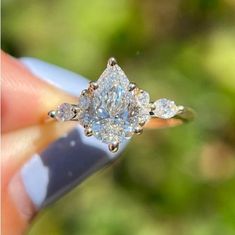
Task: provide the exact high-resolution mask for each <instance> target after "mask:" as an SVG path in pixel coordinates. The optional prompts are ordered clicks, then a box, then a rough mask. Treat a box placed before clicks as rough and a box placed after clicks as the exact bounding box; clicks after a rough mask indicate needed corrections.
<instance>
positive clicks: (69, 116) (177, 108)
mask: <svg viewBox="0 0 235 235" xmlns="http://www.w3.org/2000/svg"><path fill="white" fill-rule="evenodd" d="M48 115H49V117H51V118H53V119H56V120H57V121H62V122H64V121H78V123H79V124H81V125H82V126H83V127H84V132H85V135H86V136H88V137H89V136H92V135H93V136H94V137H96V138H97V139H99V140H100V141H102V142H103V143H106V144H108V148H109V150H110V151H111V152H117V151H118V148H119V144H120V143H122V142H123V141H125V140H126V139H130V138H131V137H132V136H133V135H134V134H141V133H142V132H143V127H146V128H163V127H169V126H176V125H180V124H182V123H185V122H188V121H190V120H192V119H193V117H194V111H193V110H192V109H190V108H187V107H184V106H182V105H176V104H175V102H174V101H171V100H169V99H166V98H162V99H158V100H156V101H155V102H150V96H149V94H148V93H147V92H146V91H144V90H141V89H140V88H138V87H137V85H136V84H135V83H131V82H130V81H129V80H128V78H127V76H126V75H125V73H124V72H123V70H122V69H121V68H120V67H119V66H118V64H117V62H116V60H115V59H114V58H110V59H109V60H108V64H107V68H106V69H105V70H104V72H103V73H102V75H101V76H100V78H99V79H98V80H97V82H90V84H89V87H88V88H87V89H86V90H83V91H82V92H81V95H80V97H79V101H78V104H69V103H63V104H61V105H59V106H58V107H57V109H56V110H52V111H50V112H49V113H48Z"/></svg>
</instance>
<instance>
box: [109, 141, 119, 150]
mask: <svg viewBox="0 0 235 235" xmlns="http://www.w3.org/2000/svg"><path fill="white" fill-rule="evenodd" d="M118 149H119V143H118V142H113V143H112V144H109V151H110V152H112V153H116V152H117V151H118Z"/></svg>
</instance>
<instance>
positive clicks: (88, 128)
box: [84, 127, 93, 137]
mask: <svg viewBox="0 0 235 235" xmlns="http://www.w3.org/2000/svg"><path fill="white" fill-rule="evenodd" d="M84 133H85V135H86V136H87V137H90V136H92V135H93V134H92V129H91V128H90V127H86V128H85V130H84Z"/></svg>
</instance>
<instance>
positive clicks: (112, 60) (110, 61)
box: [108, 57, 117, 66]
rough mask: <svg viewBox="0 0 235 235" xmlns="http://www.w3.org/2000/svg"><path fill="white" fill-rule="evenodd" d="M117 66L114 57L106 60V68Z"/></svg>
mask: <svg viewBox="0 0 235 235" xmlns="http://www.w3.org/2000/svg"><path fill="white" fill-rule="evenodd" d="M116 64H117V61H116V59H115V58H114V57H111V58H109V60H108V66H114V65H116Z"/></svg>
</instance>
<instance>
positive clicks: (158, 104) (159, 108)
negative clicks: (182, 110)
mask: <svg viewBox="0 0 235 235" xmlns="http://www.w3.org/2000/svg"><path fill="white" fill-rule="evenodd" d="M154 104H155V109H154V110H153V113H154V115H155V116H156V117H159V118H163V119H169V118H172V117H174V116H175V115H176V114H177V113H178V111H179V109H178V107H177V105H176V104H175V102H174V101H171V100H168V99H165V98H163V99H159V100H156V101H155V102H154Z"/></svg>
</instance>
